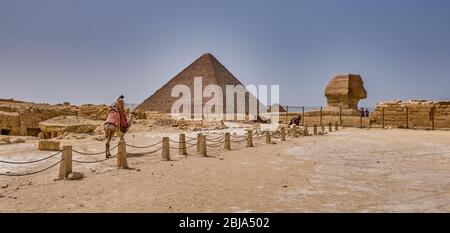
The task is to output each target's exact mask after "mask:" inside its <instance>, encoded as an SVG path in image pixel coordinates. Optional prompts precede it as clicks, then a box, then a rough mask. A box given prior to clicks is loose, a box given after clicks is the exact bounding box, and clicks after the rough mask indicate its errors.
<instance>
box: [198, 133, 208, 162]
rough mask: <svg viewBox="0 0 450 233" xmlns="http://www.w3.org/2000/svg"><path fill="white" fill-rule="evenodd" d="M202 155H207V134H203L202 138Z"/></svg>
mask: <svg viewBox="0 0 450 233" xmlns="http://www.w3.org/2000/svg"><path fill="white" fill-rule="evenodd" d="M200 145H201V148H200V155H202V156H204V157H206V156H207V151H206V135H202V137H201V140H200Z"/></svg>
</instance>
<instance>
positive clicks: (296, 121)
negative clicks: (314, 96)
mask: <svg viewBox="0 0 450 233" xmlns="http://www.w3.org/2000/svg"><path fill="white" fill-rule="evenodd" d="M301 120H302V116H298V117H294V118H292V119H291V122H290V123H289V125H297V126H300V121H301Z"/></svg>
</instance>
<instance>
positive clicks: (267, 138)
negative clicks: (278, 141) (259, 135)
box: [264, 130, 271, 144]
mask: <svg viewBox="0 0 450 233" xmlns="http://www.w3.org/2000/svg"><path fill="white" fill-rule="evenodd" d="M264 135H265V136H266V143H267V144H270V143H271V140H270V131H269V130H266V131H264Z"/></svg>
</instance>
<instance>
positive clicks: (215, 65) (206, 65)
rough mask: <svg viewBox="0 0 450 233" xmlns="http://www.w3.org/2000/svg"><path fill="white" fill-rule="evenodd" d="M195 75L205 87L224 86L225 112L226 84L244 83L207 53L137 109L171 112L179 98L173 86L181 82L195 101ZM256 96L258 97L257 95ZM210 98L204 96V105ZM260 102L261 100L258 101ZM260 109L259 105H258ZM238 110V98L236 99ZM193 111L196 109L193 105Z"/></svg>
mask: <svg viewBox="0 0 450 233" xmlns="http://www.w3.org/2000/svg"><path fill="white" fill-rule="evenodd" d="M194 77H203V79H202V87H203V89H204V88H205V87H206V86H207V85H210V84H216V85H218V86H220V87H221V88H222V91H223V99H224V101H223V106H224V112H225V108H226V105H225V100H226V91H225V90H226V85H243V84H242V83H241V82H240V81H239V80H238V79H237V78H236V77H234V75H233V74H232V73H231V72H230V71H228V69H227V68H225V66H224V65H222V64H221V63H220V62H219V61H218V60H217V59H216V58H215V57H214V56H213V55H212V54H210V53H206V54H203V55H202V56H200V57H199V58H198V59H197V60H195V61H194V62H193V63H192V64H190V65H189V66H188V67H186V68H185V69H184V70H182V71H181V72H180V73H178V74H177V75H176V76H175V77H174V78H172V79H171V80H170V81H169V82H167V83H166V84H164V85H163V86H162V87H161V88H160V89H158V90H157V91H156V92H155V93H154V94H153V95H151V96H150V97H149V98H147V99H146V100H144V102H142V103H141V104H139V105H138V106H137V107H136V110H137V111H158V112H165V113H170V112H171V107H172V104H173V103H174V102H175V101H176V100H177V99H178V98H177V97H171V91H172V88H173V87H174V86H176V85H179V84H184V85H187V86H188V87H189V88H190V89H191V95H192V97H191V98H192V103H193V93H194V92H193V90H194ZM255 98H256V97H255ZM209 99H211V97H210V98H206V97H204V98H203V103H202V106H203V105H204V104H205V103H206V102H207V101H208V100H209ZM258 103H259V101H258ZM245 105H246V113H248V95H246V104H245ZM258 105H259V104H258ZM258 109H259V106H258ZM235 110H236V100H235ZM192 111H194V109H193V107H192Z"/></svg>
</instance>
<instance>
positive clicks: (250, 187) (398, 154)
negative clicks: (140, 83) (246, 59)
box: [0, 128, 450, 212]
mask: <svg viewBox="0 0 450 233" xmlns="http://www.w3.org/2000/svg"><path fill="white" fill-rule="evenodd" d="M232 130H234V131H235V132H236V133H238V134H239V133H243V130H240V129H232ZM311 131H312V130H310V132H311ZM180 132H181V131H180V130H175V129H170V128H168V129H154V130H152V131H148V132H131V133H129V134H127V135H126V140H127V143H129V144H133V145H148V144H151V143H153V142H157V141H158V140H159V139H160V138H161V136H162V135H167V136H170V137H171V138H172V139H174V140H177V137H178V133H180ZM193 135H195V134H194V133H191V134H188V136H193ZM274 141H275V142H276V144H270V145H269V144H265V143H264V141H263V139H255V147H253V148H246V147H245V142H242V143H232V151H229V152H224V151H223V150H222V149H220V148H219V149H213V150H210V151H208V153H209V154H210V155H211V157H207V158H205V157H200V156H198V155H195V151H194V150H195V148H191V149H188V152H189V153H190V155H189V156H180V155H177V151H176V150H173V151H172V152H171V157H172V159H173V160H172V161H161V159H160V158H161V153H160V152H158V153H155V154H153V155H150V156H142V157H133V156H130V157H129V158H128V165H129V166H130V167H131V169H116V168H115V165H116V159H111V160H107V161H105V162H103V163H97V164H74V166H73V170H74V171H77V172H83V173H84V175H85V177H84V178H83V179H82V180H77V181H72V180H55V178H57V176H58V167H55V168H53V169H50V170H48V171H45V172H43V173H39V174H36V175H32V176H25V177H5V176H2V177H0V212H449V211H450V190H449V189H450V131H420V130H406V129H385V130H383V129H357V128H344V129H342V130H339V131H335V132H331V133H328V134H326V135H323V136H310V137H299V138H292V137H289V138H288V139H287V141H286V142H280V141H279V139H274ZM116 143H117V139H115V140H114V142H113V143H112V144H113V145H115V144H116ZM36 144H37V140H34V141H33V140H26V143H20V144H8V145H0V160H1V159H4V160H12V159H17V160H26V159H36V158H39V157H45V156H46V155H49V154H51V152H42V151H37V150H36ZM62 144H63V145H64V144H71V145H73V147H74V149H77V150H82V151H88V152H96V151H102V150H103V149H104V144H103V142H102V141H96V140H92V139H90V138H86V139H71V140H63V141H62ZM127 150H128V152H133V153H134V152H139V151H146V149H133V148H127ZM147 150H148V149H147ZM113 154H114V153H113ZM18 155H19V156H20V157H18ZM74 158H76V159H86V160H89V159H101V158H103V155H98V156H87V157H86V156H82V155H76V154H74ZM57 160H58V158H55V159H54V160H51V161H48V162H44V163H43V164H37V165H34V164H33V165H26V166H23V165H6V164H1V165H0V171H1V172H6V171H14V172H21V171H23V172H25V171H28V170H36V169H37V168H38V167H42V166H45V165H46V164H51V163H52V162H54V161H57ZM21 169H23V170H21Z"/></svg>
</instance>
